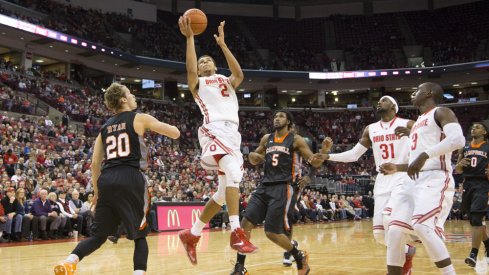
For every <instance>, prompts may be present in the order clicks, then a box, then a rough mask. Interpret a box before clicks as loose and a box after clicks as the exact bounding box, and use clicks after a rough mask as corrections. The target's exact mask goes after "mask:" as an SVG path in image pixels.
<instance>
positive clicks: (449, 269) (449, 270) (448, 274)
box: [440, 264, 457, 275]
mask: <svg viewBox="0 0 489 275" xmlns="http://www.w3.org/2000/svg"><path fill="white" fill-rule="evenodd" d="M440 271H441V274H443V275H456V274H457V273H455V268H454V267H453V264H451V265H449V266H445V267H442V268H440Z"/></svg>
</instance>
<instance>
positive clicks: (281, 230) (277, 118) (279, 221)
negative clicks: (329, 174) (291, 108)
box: [231, 110, 323, 275]
mask: <svg viewBox="0 0 489 275" xmlns="http://www.w3.org/2000/svg"><path fill="white" fill-rule="evenodd" d="M292 123H293V117H292V115H291V114H290V113H289V112H287V111H283V110H282V111H276V112H275V114H274V118H273V127H274V128H275V132H274V133H272V134H267V135H265V136H263V138H262V139H261V140H260V145H258V148H256V150H255V151H254V152H251V153H250V154H249V157H248V158H249V160H250V163H251V164H253V165H259V164H262V163H265V164H264V175H263V179H262V181H261V183H260V184H259V185H258V186H257V188H256V190H255V191H254V192H253V193H252V195H251V198H250V201H249V203H248V207H247V208H246V210H245V213H244V215H243V216H244V217H243V220H242V221H241V226H242V227H243V228H244V230H245V231H246V232H247V234H248V235H249V234H251V230H252V229H253V228H254V227H255V226H256V225H258V224H260V223H262V222H263V221H265V234H266V236H267V238H268V239H270V240H271V241H272V242H274V243H275V244H277V245H278V246H280V247H282V248H283V249H285V251H287V252H289V253H290V254H291V255H292V256H293V257H294V259H295V260H296V263H297V270H298V274H300V275H304V274H308V273H309V271H310V268H309V265H308V255H307V253H306V252H305V251H300V250H298V249H297V248H296V247H295V246H294V245H293V244H292V243H291V241H290V239H289V238H288V237H287V234H286V232H287V231H289V230H290V228H289V224H288V221H287V219H288V217H287V210H288V209H289V206H290V204H291V201H292V196H294V194H293V188H292V186H291V183H292V180H293V178H294V175H295V172H294V169H298V167H297V164H299V163H297V160H295V159H294V158H295V157H294V156H295V153H296V152H299V153H300V154H301V156H302V157H303V158H304V159H306V160H307V161H308V163H309V164H310V165H312V166H313V167H316V168H317V167H319V166H321V164H322V162H323V161H322V158H321V156H320V155H319V154H317V155H314V154H313V153H312V152H311V149H309V146H308V145H307V144H306V142H305V141H304V139H303V138H302V137H301V136H299V135H295V134H293V133H291V132H290V127H291V125H292ZM245 259H246V255H243V254H240V253H238V255H237V262H236V265H235V267H234V270H233V272H232V273H231V274H233V275H239V274H243V275H244V274H248V273H247V271H246V269H245V268H244V263H245Z"/></svg>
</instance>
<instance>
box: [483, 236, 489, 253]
mask: <svg viewBox="0 0 489 275" xmlns="http://www.w3.org/2000/svg"><path fill="white" fill-rule="evenodd" d="M482 242H483V243H484V247H485V248H486V250H488V251H489V239H487V240H485V241H482Z"/></svg>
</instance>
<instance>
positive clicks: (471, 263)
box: [465, 253, 477, 267]
mask: <svg viewBox="0 0 489 275" xmlns="http://www.w3.org/2000/svg"><path fill="white" fill-rule="evenodd" d="M465 263H466V264H467V265H468V266H470V267H475V265H476V264H477V255H475V254H474V253H470V255H469V257H467V258H465Z"/></svg>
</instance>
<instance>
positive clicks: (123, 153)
mask: <svg viewBox="0 0 489 275" xmlns="http://www.w3.org/2000/svg"><path fill="white" fill-rule="evenodd" d="M105 144H106V145H107V148H106V153H107V160H109V159H113V158H118V157H119V158H120V157H127V156H129V154H130V153H131V148H130V147H129V135H128V134H127V133H122V134H120V135H118V136H117V138H116V137H115V136H108V137H107V139H105Z"/></svg>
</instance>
